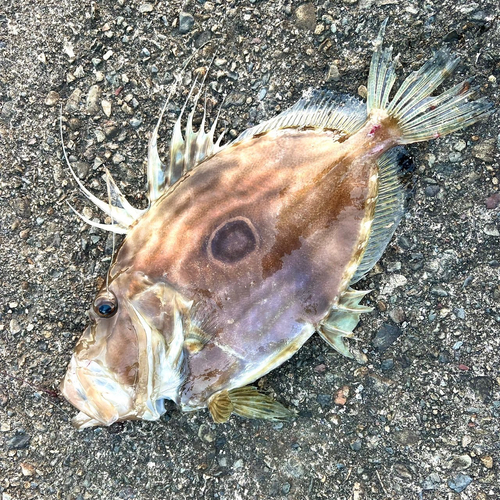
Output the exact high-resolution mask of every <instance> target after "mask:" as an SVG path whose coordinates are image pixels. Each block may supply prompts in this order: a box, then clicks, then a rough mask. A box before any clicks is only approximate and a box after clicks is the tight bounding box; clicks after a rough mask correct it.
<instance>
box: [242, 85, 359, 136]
mask: <svg viewBox="0 0 500 500" xmlns="http://www.w3.org/2000/svg"><path fill="white" fill-rule="evenodd" d="M365 121H366V105H365V103H363V102H362V101H360V100H359V99H356V98H355V97H352V96H349V95H347V94H339V93H336V92H332V91H330V90H308V91H307V92H306V93H305V94H304V96H303V97H302V99H300V100H298V101H297V102H296V103H295V104H294V105H293V106H292V107H291V108H288V109H287V110H285V111H283V112H282V113H280V114H279V115H278V116H275V117H274V118H271V119H270V120H267V121H265V122H263V123H259V125H256V126H255V127H251V128H249V129H247V130H245V131H244V132H242V133H241V134H240V135H239V136H238V137H237V138H236V140H235V141H234V142H233V144H234V143H237V142H240V141H243V140H244V139H248V138H250V137H254V136H256V135H259V134H264V133H266V132H269V131H271V130H277V129H283V128H308V127H314V128H318V129H327V130H335V131H337V132H339V133H340V136H342V135H352V134H354V133H355V132H357V131H358V130H359V129H360V128H361V127H362V126H363V124H364V123H365Z"/></svg>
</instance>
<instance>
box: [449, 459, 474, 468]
mask: <svg viewBox="0 0 500 500" xmlns="http://www.w3.org/2000/svg"><path fill="white" fill-rule="evenodd" d="M471 464H472V458H471V457H470V456H469V455H460V456H455V457H452V458H451V460H450V462H449V467H450V468H452V469H454V470H457V471H459V470H465V469H468V468H469V467H470V466H471Z"/></svg>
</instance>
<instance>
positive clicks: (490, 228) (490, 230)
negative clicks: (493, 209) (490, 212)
mask: <svg viewBox="0 0 500 500" xmlns="http://www.w3.org/2000/svg"><path fill="white" fill-rule="evenodd" d="M483 232H484V234H487V235H488V236H494V237H498V236H500V232H499V231H498V228H497V227H496V226H495V225H493V224H486V226H484V228H483Z"/></svg>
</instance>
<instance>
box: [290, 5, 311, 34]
mask: <svg viewBox="0 0 500 500" xmlns="http://www.w3.org/2000/svg"><path fill="white" fill-rule="evenodd" d="M295 19H296V25H297V28H300V29H303V30H308V31H314V30H315V29H316V7H315V6H314V4H313V3H303V4H302V5H299V6H298V7H297V9H296V10H295Z"/></svg>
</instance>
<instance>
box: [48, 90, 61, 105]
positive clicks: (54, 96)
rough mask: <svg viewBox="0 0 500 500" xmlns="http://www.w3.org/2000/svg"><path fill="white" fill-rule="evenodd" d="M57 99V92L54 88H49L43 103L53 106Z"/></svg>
mask: <svg viewBox="0 0 500 500" xmlns="http://www.w3.org/2000/svg"><path fill="white" fill-rule="evenodd" d="M57 101H59V94H58V93H57V92H55V91H54V90H51V91H50V92H49V93H48V94H47V97H46V98H45V104H46V105H47V106H54V105H55V104H57Z"/></svg>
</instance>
